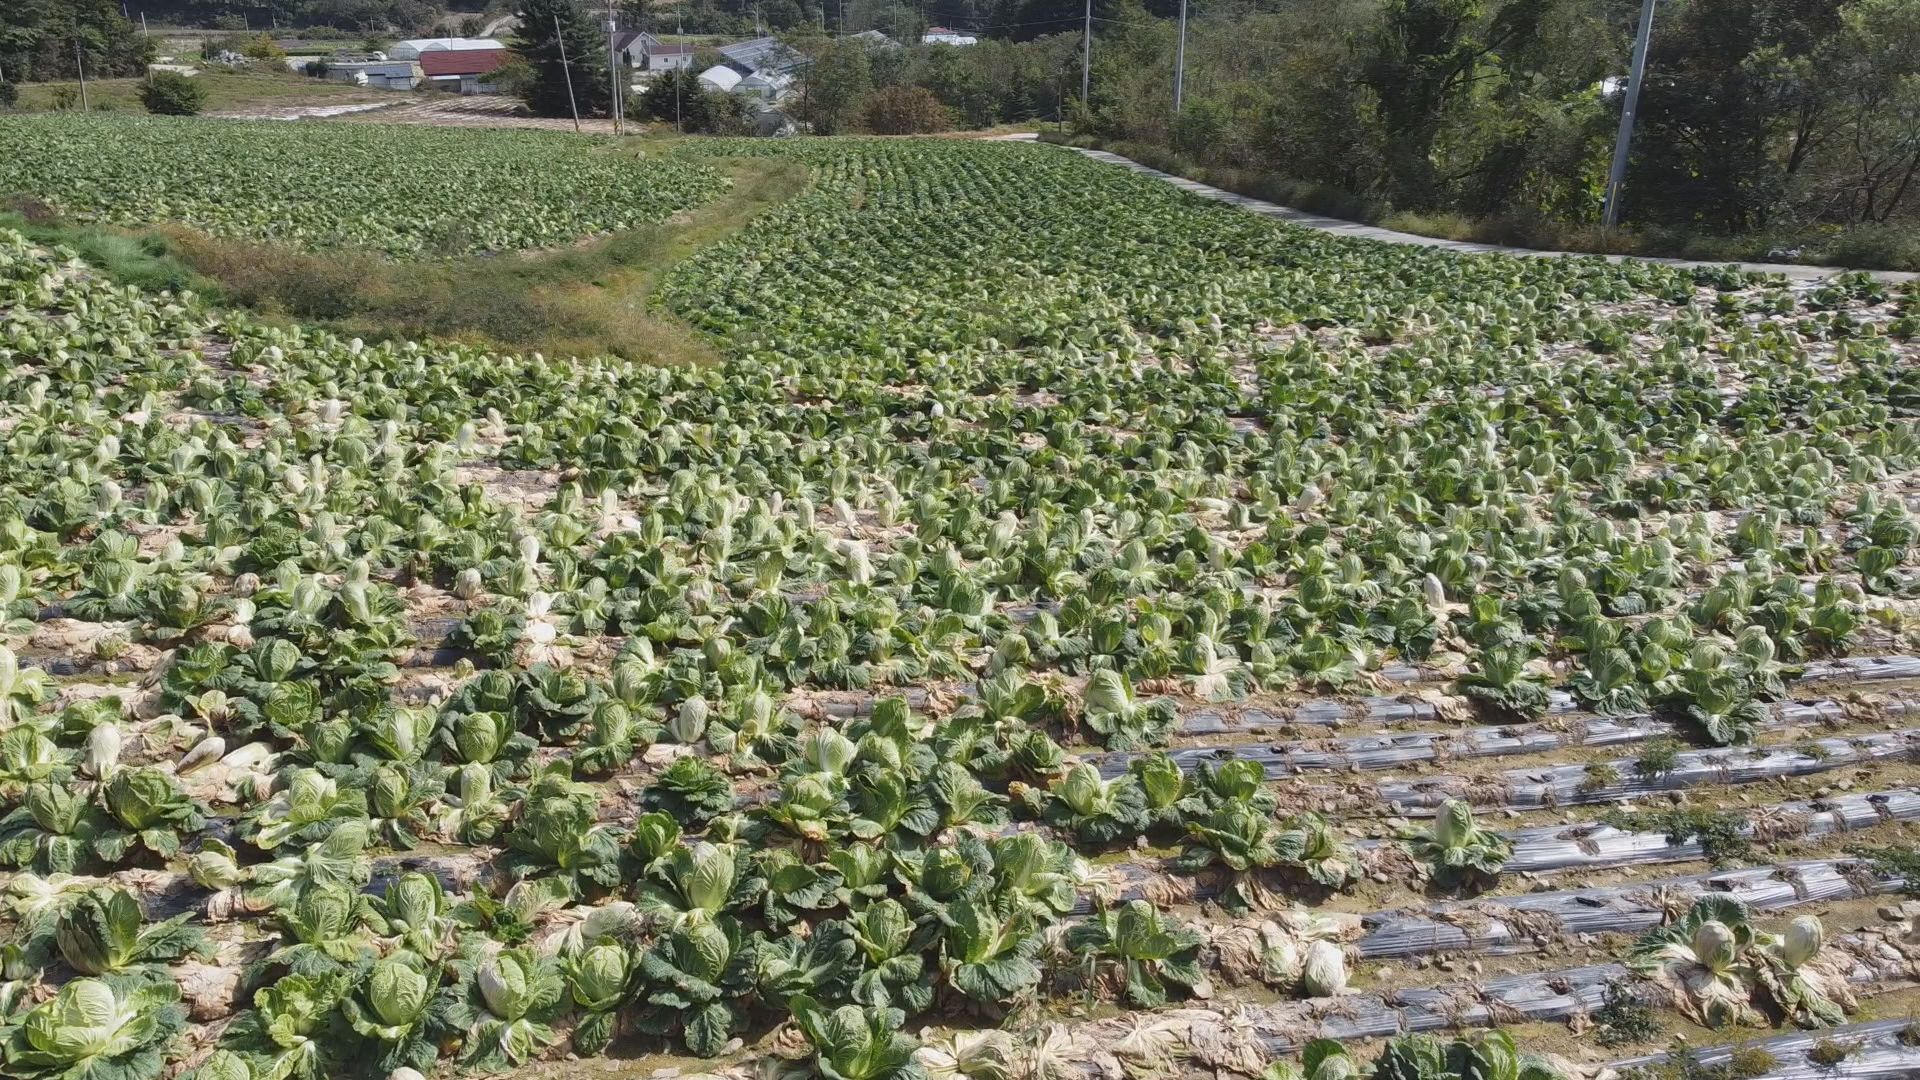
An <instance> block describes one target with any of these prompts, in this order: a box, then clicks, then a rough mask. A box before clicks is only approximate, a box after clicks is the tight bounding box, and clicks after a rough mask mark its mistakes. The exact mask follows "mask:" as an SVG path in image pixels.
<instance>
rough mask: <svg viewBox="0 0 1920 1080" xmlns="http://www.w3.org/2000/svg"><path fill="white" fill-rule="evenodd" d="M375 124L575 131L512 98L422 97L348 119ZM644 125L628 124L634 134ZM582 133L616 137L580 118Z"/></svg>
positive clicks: (601, 124)
mask: <svg viewBox="0 0 1920 1080" xmlns="http://www.w3.org/2000/svg"><path fill="white" fill-rule="evenodd" d="M346 119H350V120H359V121H363V122H367V123H375V124H426V125H429V126H432V127H488V128H531V129H534V130H538V131H572V130H574V126H573V121H572V120H571V119H565V120H560V119H554V118H551V117H545V116H529V115H527V114H526V112H525V111H524V110H523V109H522V106H521V105H520V102H519V101H517V100H515V99H513V98H510V97H498V96H479V97H451V96H440V95H435V96H425V97H423V96H420V95H410V96H406V97H403V98H401V99H400V101H399V103H398V104H395V105H392V106H390V107H388V108H385V109H379V110H376V111H373V112H369V113H364V114H359V115H355V116H350V117H346ZM643 126H644V125H640V124H628V125H627V131H628V132H629V133H632V132H634V131H636V130H638V129H640V128H642V127H643ZM580 131H581V133H582V134H587V135H611V134H613V121H611V120H605V119H600V118H598V117H591V116H583V117H581V118H580Z"/></svg>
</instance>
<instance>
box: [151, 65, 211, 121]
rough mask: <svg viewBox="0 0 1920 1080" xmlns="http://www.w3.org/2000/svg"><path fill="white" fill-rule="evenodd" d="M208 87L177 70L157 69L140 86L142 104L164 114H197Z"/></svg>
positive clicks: (154, 111)
mask: <svg viewBox="0 0 1920 1080" xmlns="http://www.w3.org/2000/svg"><path fill="white" fill-rule="evenodd" d="M206 102H207V88H206V87H204V86H202V85H200V84H199V83H197V82H194V81H193V80H192V79H191V78H189V77H187V76H185V75H182V74H180V73H179V72H177V71H156V72H154V73H153V76H152V77H151V78H150V79H148V80H147V84H146V85H145V86H142V87H141V88H140V104H142V105H145V106H146V107H147V111H148V112H150V113H157V114H159V115H162V116H197V115H199V113H200V108H201V106H203V105H205V104H206Z"/></svg>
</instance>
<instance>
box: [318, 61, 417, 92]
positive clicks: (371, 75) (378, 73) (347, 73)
mask: <svg viewBox="0 0 1920 1080" xmlns="http://www.w3.org/2000/svg"><path fill="white" fill-rule="evenodd" d="M327 78H328V79H330V80H332V81H334V82H344V83H352V84H354V85H355V86H364V87H366V88H367V89H369V90H412V89H413V88H414V87H416V86H419V85H420V82H421V80H422V79H424V78H426V76H425V74H424V73H423V72H422V71H421V70H420V65H419V64H416V63H414V62H413V61H411V60H367V61H361V62H359V63H344V64H330V65H328V67H327Z"/></svg>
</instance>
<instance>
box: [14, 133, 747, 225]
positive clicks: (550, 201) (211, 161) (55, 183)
mask: <svg viewBox="0 0 1920 1080" xmlns="http://www.w3.org/2000/svg"><path fill="white" fill-rule="evenodd" d="M619 149H620V150H622V151H631V152H613V151H614V150H615V148H614V147H612V146H610V145H607V144H597V143H593V142H586V141H582V140H579V139H571V138H562V137H557V136H545V135H538V134H515V133H501V132H455V131H439V130H430V129H429V130H419V129H402V128H394V127H386V126H372V125H360V126H354V127H346V126H325V125H314V124H311V123H300V124H276V123H245V122H238V121H236V122H231V123H209V122H206V121H202V120H197V119H182V118H176V117H144V116H143V117H124V118H123V117H96V116H85V115H73V116H33V117H22V118H19V119H16V120H12V121H9V122H8V123H6V124H5V125H4V126H0V190H4V191H7V192H9V193H14V194H18V195H22V196H25V197H26V198H28V199H31V200H33V201H35V202H38V203H41V204H44V205H45V206H47V207H48V208H49V209H51V210H52V211H53V212H54V213H55V214H59V215H65V216H70V217H74V218H76V219H79V220H83V221H107V222H113V223H116V224H122V225H128V224H132V225H140V224H149V223H163V222H177V223H179V224H182V225H186V226H188V227H191V228H194V229H197V230H201V231H204V232H206V233H209V234H211V235H215V236H221V237H233V238H240V239H247V240H256V241H264V242H269V243H278V244H284V245H288V246H292V247H295V248H301V249H325V248H363V249H368V250H371V251H375V252H379V253H382V254H386V255H392V256H416V257H417V256H427V257H432V256H454V255H472V254H480V253H491V252H503V251H519V250H523V249H529V248H542V247H557V246H560V245H563V244H569V243H573V242H575V241H577V240H580V239H582V238H585V237H591V236H593V235H596V234H606V233H611V232H616V231H622V230H627V229H632V228H636V227H639V226H642V225H650V224H654V223H657V222H659V221H662V220H664V219H666V218H667V217H669V216H671V215H673V214H675V213H678V212H680V211H682V210H685V209H688V208H690V207H693V206H697V205H698V204H699V203H701V202H704V201H705V200H707V199H710V198H712V197H713V196H715V195H717V194H719V193H720V192H721V191H723V190H724V189H725V182H724V180H723V179H722V178H721V177H720V176H719V175H718V174H717V173H715V172H714V171H713V170H711V169H707V168H704V167H702V166H700V165H697V164H693V163H690V162H685V161H678V160H674V159H672V158H669V157H664V156H658V155H654V156H648V155H646V154H645V153H644V151H642V150H639V149H638V148H624V147H623V148H619Z"/></svg>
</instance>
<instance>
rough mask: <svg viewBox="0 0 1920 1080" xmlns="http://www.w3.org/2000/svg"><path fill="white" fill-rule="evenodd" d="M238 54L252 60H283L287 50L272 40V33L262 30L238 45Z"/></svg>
mask: <svg viewBox="0 0 1920 1080" xmlns="http://www.w3.org/2000/svg"><path fill="white" fill-rule="evenodd" d="M240 55H242V56H245V57H248V58H250V59H253V60H285V59H286V58H287V50H285V49H283V48H281V47H280V43H279V42H277V41H275V40H273V35H272V34H269V33H266V32H265V31H262V32H261V33H258V34H255V35H253V36H252V37H250V38H248V39H247V43H246V44H244V45H242V46H240Z"/></svg>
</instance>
